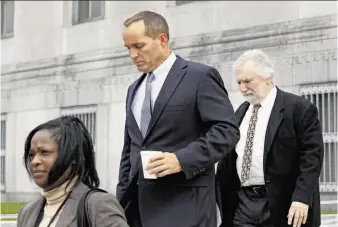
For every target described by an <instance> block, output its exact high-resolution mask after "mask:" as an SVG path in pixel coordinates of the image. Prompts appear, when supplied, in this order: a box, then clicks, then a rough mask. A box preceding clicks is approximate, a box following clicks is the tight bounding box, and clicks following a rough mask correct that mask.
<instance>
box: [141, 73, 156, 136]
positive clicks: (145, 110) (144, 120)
mask: <svg viewBox="0 0 338 227" xmlns="http://www.w3.org/2000/svg"><path fill="white" fill-rule="evenodd" d="M154 79H155V75H154V74H153V73H149V75H148V76H147V81H146V91H145V96H144V100H143V105H142V110H141V124H140V125H141V128H140V129H141V133H142V136H143V138H144V137H145V136H146V133H147V130H148V126H149V122H150V119H151V115H152V107H151V82H152V81H153V80H154Z"/></svg>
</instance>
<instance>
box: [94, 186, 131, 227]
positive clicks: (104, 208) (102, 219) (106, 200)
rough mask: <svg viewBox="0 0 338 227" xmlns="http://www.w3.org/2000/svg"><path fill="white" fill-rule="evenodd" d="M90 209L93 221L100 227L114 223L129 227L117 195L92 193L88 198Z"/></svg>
mask: <svg viewBox="0 0 338 227" xmlns="http://www.w3.org/2000/svg"><path fill="white" fill-rule="evenodd" d="M88 208H89V213H90V215H91V220H94V222H95V223H96V224H98V225H99V224H100V223H110V222H112V223H120V225H118V226H127V224H126V223H127V222H126V218H125V214H124V210H123V208H122V207H121V205H120V203H119V202H118V200H117V199H116V197H115V195H113V194H111V193H105V192H93V193H91V194H90V196H89V197H88ZM99 226H100V225H99Z"/></svg>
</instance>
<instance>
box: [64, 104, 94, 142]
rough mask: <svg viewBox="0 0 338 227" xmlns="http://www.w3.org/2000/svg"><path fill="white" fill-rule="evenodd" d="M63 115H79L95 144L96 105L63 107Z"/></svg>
mask: <svg viewBox="0 0 338 227" xmlns="http://www.w3.org/2000/svg"><path fill="white" fill-rule="evenodd" d="M61 116H74V117H78V118H79V119H80V120H81V121H82V122H83V123H84V125H85V126H86V128H87V130H88V132H89V133H90V135H91V136H92V140H93V144H94V147H95V143H96V106H76V107H67V108H62V109H61Z"/></svg>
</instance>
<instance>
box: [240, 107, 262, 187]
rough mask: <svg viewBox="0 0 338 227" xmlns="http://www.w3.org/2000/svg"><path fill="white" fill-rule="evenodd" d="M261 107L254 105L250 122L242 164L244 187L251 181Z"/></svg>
mask: <svg viewBox="0 0 338 227" xmlns="http://www.w3.org/2000/svg"><path fill="white" fill-rule="evenodd" d="M260 107H261V104H256V105H254V107H253V110H252V115H251V118H250V122H249V128H248V133H247V137H246V142H245V148H244V155H243V163H242V173H241V182H242V185H243V184H244V183H245V182H246V181H247V180H248V179H249V176H250V169H251V162H252V147H253V139H254V136H255V129H256V123H257V114H258V109H259V108H260Z"/></svg>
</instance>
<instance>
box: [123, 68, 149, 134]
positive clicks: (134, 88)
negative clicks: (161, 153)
mask: <svg viewBox="0 0 338 227" xmlns="http://www.w3.org/2000/svg"><path fill="white" fill-rule="evenodd" d="M146 75H147V74H146V73H143V74H142V76H141V77H140V78H138V79H137V80H136V81H135V83H134V84H133V85H132V86H131V87H130V94H129V97H128V100H127V116H126V117H130V120H131V123H132V124H131V125H132V128H133V130H135V131H136V133H137V134H138V136H139V137H140V138H142V140H143V136H142V133H141V130H140V128H139V127H138V124H137V122H136V119H135V116H134V113H133V109H132V104H133V101H134V98H135V95H136V91H137V89H138V88H139V86H140V84H141V83H142V81H143V80H144V78H145V77H146Z"/></svg>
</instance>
